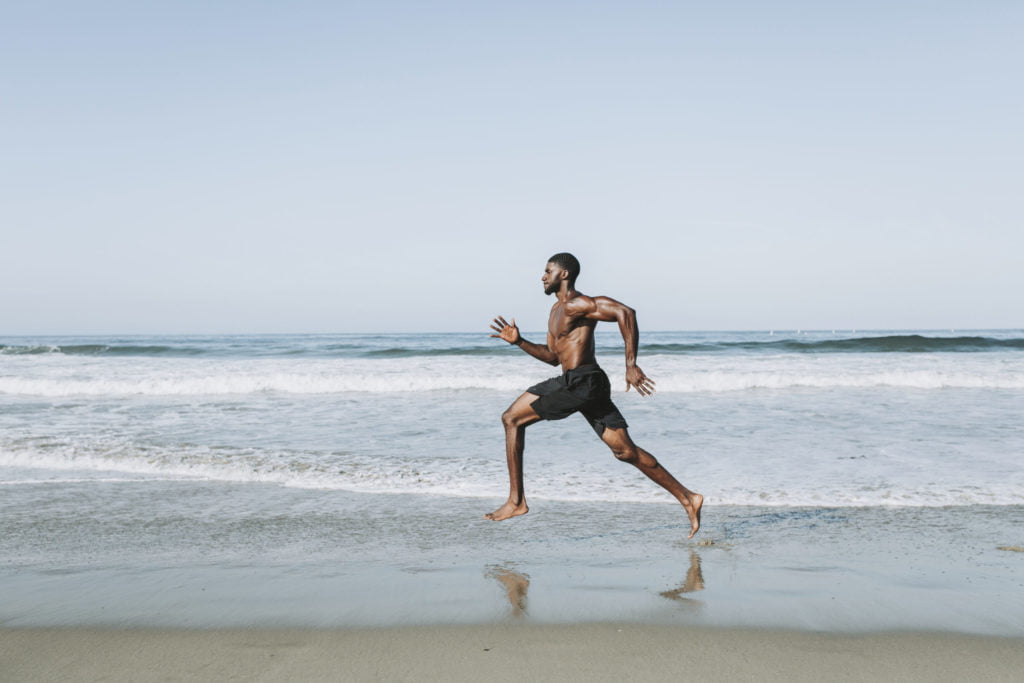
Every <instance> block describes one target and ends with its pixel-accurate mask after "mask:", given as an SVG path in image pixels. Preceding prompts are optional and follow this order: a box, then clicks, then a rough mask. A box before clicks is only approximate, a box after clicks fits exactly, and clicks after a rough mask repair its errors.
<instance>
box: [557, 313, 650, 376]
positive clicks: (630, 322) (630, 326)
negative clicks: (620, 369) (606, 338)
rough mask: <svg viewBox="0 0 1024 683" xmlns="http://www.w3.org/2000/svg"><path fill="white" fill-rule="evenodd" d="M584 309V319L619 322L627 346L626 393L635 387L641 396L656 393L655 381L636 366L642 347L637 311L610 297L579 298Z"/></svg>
mask: <svg viewBox="0 0 1024 683" xmlns="http://www.w3.org/2000/svg"><path fill="white" fill-rule="evenodd" d="M580 299H586V300H587V301H581V302H580V304H581V305H582V306H583V308H584V311H585V312H584V317H585V318H587V319H588V320H600V321H603V322H617V323H618V324H619V332H621V333H622V341H623V342H625V344H626V391H629V388H630V387H635V388H636V390H637V392H639V393H640V395H641V396H650V395H651V394H653V393H654V380H653V379H651V378H650V377H648V376H647V375H645V374H644V371H643V370H641V369H640V367H639V366H638V365H637V364H636V354H637V349H638V348H639V346H640V329H639V328H638V327H637V324H636V311H634V310H633V309H632V308H630V307H629V306H627V305H626V304H624V303H622V302H621V301H616V300H615V299H612V298H611V297H608V296H595V297H579V298H578V299H576V300H575V301H579V300H580Z"/></svg>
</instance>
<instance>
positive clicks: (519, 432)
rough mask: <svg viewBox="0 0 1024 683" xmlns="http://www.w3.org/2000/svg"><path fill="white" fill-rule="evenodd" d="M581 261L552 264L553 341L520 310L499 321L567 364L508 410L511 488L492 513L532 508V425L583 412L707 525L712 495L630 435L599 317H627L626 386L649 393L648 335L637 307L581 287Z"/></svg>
mask: <svg viewBox="0 0 1024 683" xmlns="http://www.w3.org/2000/svg"><path fill="white" fill-rule="evenodd" d="M579 273H580V263H579V261H577V260H576V257H575V256H573V255H572V254H565V253H562V254H555V255H554V256H552V257H551V259H550V260H549V261H548V264H547V266H546V267H545V268H544V276H543V277H542V278H541V282H543V283H544V293H545V294H549V295H550V294H554V295H555V296H556V297H557V299H558V301H556V302H555V305H554V306H552V307H551V314H550V315H549V316H548V339H547V342H548V343H547V344H544V345H541V344H534V343H532V342H528V341H526V340H525V339H523V337H522V336H521V335H520V334H519V328H518V327H516V320H515V318H513V319H512V322H506V320H505V318H503V317H501V316H498V317H497V318H495V319H494V322H493V323H492V324H491V329H492V330H494V331H495V332H496V333H497V334H492V335H491V336H492V337H497V338H499V339H503V340H504V341H507V342H508V343H509V344H513V345H515V346H518V347H519V348H521V349H522V350H523V351H525V352H526V353H528V354H530V355H531V356H533V357H534V358H536V359H538V360H542V361H544V362H545V363H550V364H551V365H561V366H562V371H563V373H564V374H563V375H562V376H561V377H553V378H552V379H549V380H547V381H546V382H541V383H540V384H536V385H534V386H532V387H530V388H529V389H528V390H527V391H526V393H524V394H523V395H522V396H520V397H519V398H517V399H516V400H515V401H514V402H513V403H512V405H511V406H509V408H508V410H506V411H505V413H504V414H503V415H502V416H501V421H502V423H503V424H504V425H505V454H506V457H507V459H508V478H509V494H508V500H507V501H506V502H505V504H504V505H502V506H501V507H500V508H498V509H497V510H495V511H494V512H491V513H489V514H487V515H485V517H487V518H488V519H493V520H495V521H500V520H503V519H508V518H509V517H516V516H518V515H525V514H526V513H527V512H529V511H530V509H529V508H528V507H527V506H526V495H525V491H524V488H523V446H524V443H525V442H524V436H525V433H526V428H527V427H528V426H530V425H532V424H534V423H535V422H539V421H540V420H561V419H562V418H565V417H568V416H569V415H572V414H573V413H575V412H580V413H582V414H583V416H584V417H586V418H587V421H588V422H589V423H590V426H591V427H593V429H594V431H595V432H597V435H598V436H599V437H601V440H602V441H604V442H605V443H606V444H608V447H609V448H611V449H612V453H613V454H615V457H616V458H618V459H619V460H621V461H623V462H628V463H629V464H631V465H634V466H635V467H636V468H637V469H639V470H640V471H641V472H643V473H644V474H646V475H647V476H648V477H649V478H650V479H651V480H652V481H654V482H655V483H656V484H658V485H659V486H661V487H662V488H664V489H665V490H666V491H668V492H669V493H671V494H672V495H673V496H674V497H675V499H676V500H678V501H679V502H680V503H681V504H682V506H683V508H684V509H685V510H686V514H687V516H689V518H690V535H689V537H688V538H693V535H694V534H696V533H697V530H698V529H700V508H701V506H702V505H703V504H704V496H702V495H701V494H699V493H695V492H693V491H691V490H689V489H688V488H686V487H685V486H683V485H682V484H680V483H679V482H678V481H676V478H675V477H673V476H672V475H671V474H669V473H668V470H666V469H665V468H664V467H662V466H661V465H660V464H658V461H657V460H655V459H654V456H653V455H651V454H650V453H648V452H647V451H645V450H644V449H642V448H640V447H638V446H637V445H636V444H634V443H633V440H632V439H630V438H629V432H628V431H627V427H628V425H627V424H626V420H625V419H623V417H622V414H621V413H620V412H619V410H618V408H616V407H615V404H614V403H612V399H611V385H610V384H609V382H608V377H607V375H605V374H604V371H603V370H602V369H601V368H600V367H598V365H597V358H596V356H595V355H594V328H595V327H596V326H597V322H598V321H599V320H602V321H605V322H612V321H615V322H617V323H618V324H619V331H620V332H622V339H623V340H624V341H625V342H626V391H629V388H630V387H633V388H635V389H636V390H637V393H639V394H640V395H641V396H650V395H651V394H653V393H654V380H652V379H651V378H650V377H647V376H646V375H645V374H644V373H643V370H641V369H640V368H639V367H637V364H636V351H637V346H638V342H639V339H640V335H639V332H638V331H637V327H636V312H635V311H634V310H633V309H632V308H630V307H629V306H626V305H624V304H621V303H619V302H618V301H616V300H615V299H611V298H609V297H606V296H594V297H590V296H587V295H586V294H583V293H582V292H578V291H576V276H578V275H579Z"/></svg>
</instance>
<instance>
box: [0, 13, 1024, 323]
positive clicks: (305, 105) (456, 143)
mask: <svg viewBox="0 0 1024 683" xmlns="http://www.w3.org/2000/svg"><path fill="white" fill-rule="evenodd" d="M12 4H13V3H8V4H6V5H5V6H4V7H3V8H2V9H0V65H2V66H0V88H2V91H0V92H2V107H0V144H2V149H3V155H2V159H3V161H2V164H0V221H2V228H0V229H2V235H3V239H2V244H0V291H2V292H3V294H2V296H0V333H2V334H57V333H108V332H109V333H113V332H126V333H127V332H143V333H144V332H157V333H161V332H304V331H325V332H353V331H418V330H423V331H446V330H450V331H471V330H474V329H482V330H485V329H486V326H487V322H488V320H489V319H490V317H492V316H493V315H494V314H496V313H502V314H505V315H507V316H515V317H516V318H518V320H519V322H520V325H521V326H523V327H524V328H526V329H537V328H541V327H542V326H543V324H544V321H545V319H546V312H547V308H548V306H549V304H550V300H549V299H546V298H545V297H544V296H543V294H542V292H541V287H540V275H541V271H542V269H543V265H544V262H545V260H546V259H547V257H548V256H550V255H551V254H552V253H554V252H556V251H562V250H568V251H572V252H574V253H576V255H577V256H579V257H580V259H581V261H582V262H583V275H582V277H581V279H580V282H579V285H580V288H581V289H582V290H583V291H585V292H587V293H591V294H607V295H610V296H614V297H616V298H618V299H621V300H623V301H625V302H626V303H629V304H630V305H632V306H634V307H635V308H637V309H638V311H639V315H640V324H641V328H647V329H769V328H774V329H785V328H825V329H832V328H846V329H849V328H858V329H866V328H893V327H897V328H922V327H923V328H950V327H956V328H971V327H975V328H977V327H1020V326H1022V325H1024V315H1022V314H1024V304H1022V303H1021V299H1022V297H1021V292H1024V192H1022V185H1024V183H1022V180H1024V174H1022V166H1024V133H1022V126H1021V121H1024V89H1022V88H1021V86H1020V79H1021V74H1022V73H1024V3H1020V2H1018V1H1016V0H1014V1H1009V0H1007V1H1002V2H994V1H986V0H981V1H978V2H966V1H962V2H942V1H920V2H907V1H900V0H893V1H891V2H843V3H839V2H820V1H818V2H785V1H779V2H763V1H752V2H738V1H728V0H726V1H723V2H706V1H701V2H684V1H679V2H645V1H639V2H614V3H611V2H582V1H581V2H558V1H556V0H550V1H547V2H514V3H512V2H503V3H498V2H482V1H477V2H426V1H421V2H391V1H388V0H384V1H380V2H363V3H348V2H311V1H301V0H300V1H295V2H289V3H283V2H282V3H270V2H138V1H132V2H120V3H110V2H43V3H19V4H20V6H13V7H12Z"/></svg>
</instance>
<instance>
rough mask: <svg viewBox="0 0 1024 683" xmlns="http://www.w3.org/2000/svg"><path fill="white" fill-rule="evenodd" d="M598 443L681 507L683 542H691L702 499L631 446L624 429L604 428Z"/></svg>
mask: <svg viewBox="0 0 1024 683" xmlns="http://www.w3.org/2000/svg"><path fill="white" fill-rule="evenodd" d="M601 440H602V441H604V442H605V443H606V444H608V447H609V448H611V449H612V453H614V454H615V457H616V458H618V459H619V460H621V461H622V462H628V463H629V464H630V465H633V466H635V467H636V468H637V469H638V470H640V471H641V472H643V473H644V474H646V475H647V476H648V478H650V479H651V481H653V482H654V483H656V484H658V485H659V486H661V487H662V488H663V489H665V490H666V491H668V492H669V493H671V494H672V495H673V496H674V497H675V499H676V500H678V501H679V502H680V503H681V504H682V506H683V508H685V509H686V514H687V516H688V517H689V518H690V535H689V536H688V537H687V538H693V535H694V534H696V533H697V530H698V529H700V508H701V506H702V505H704V496H702V495H700V494H699V493H695V492H693V491H691V490H690V489H688V488H686V487H685V486H683V485H682V484H680V483H679V482H678V481H677V480H676V478H675V477H673V476H672V475H671V474H669V472H668V470H666V469H665V468H664V467H662V466H661V464H659V463H658V461H657V460H655V459H654V456H653V455H651V454H650V453H648V452H647V451H645V450H644V449H642V448H640V447H638V446H637V445H636V444H635V443H633V440H632V439H631V438H629V432H628V431H627V430H626V429H625V428H620V429H612V428H611V427H605V430H604V432H602V433H601Z"/></svg>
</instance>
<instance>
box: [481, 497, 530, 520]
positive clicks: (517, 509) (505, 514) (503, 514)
mask: <svg viewBox="0 0 1024 683" xmlns="http://www.w3.org/2000/svg"><path fill="white" fill-rule="evenodd" d="M529 511H530V508H528V507H526V501H523V502H522V503H513V502H512V501H511V500H510V501H507V502H506V503H505V504H504V505H502V506H501V507H500V508H498V509H497V510H495V511H494V512H488V513H487V514H486V515H484V517H486V518H487V519H491V520H494V521H495V522H500V521H501V520H503V519H508V518H509V517H518V516H519V515H525V514H526V513H527V512H529Z"/></svg>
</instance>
